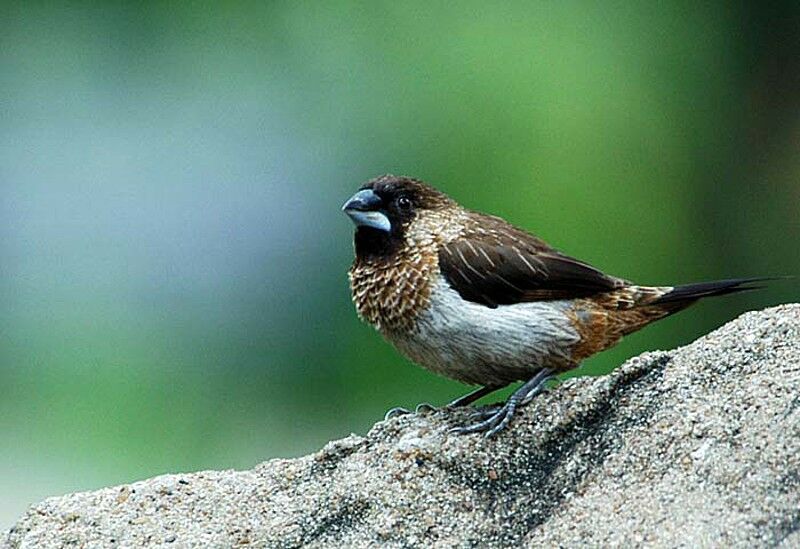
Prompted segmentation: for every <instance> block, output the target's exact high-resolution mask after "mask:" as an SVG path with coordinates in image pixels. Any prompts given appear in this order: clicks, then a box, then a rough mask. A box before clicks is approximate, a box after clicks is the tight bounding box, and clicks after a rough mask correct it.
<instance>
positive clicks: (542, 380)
mask: <svg viewBox="0 0 800 549" xmlns="http://www.w3.org/2000/svg"><path fill="white" fill-rule="evenodd" d="M550 379H552V371H551V370H549V369H547V368H544V369H542V370H540V371H539V372H538V373H537V374H536V375H535V376H533V377H532V378H531V379H530V380H529V381H528V382H527V383H524V384H523V385H522V386H521V387H519V388H518V389H517V390H516V391H514V393H512V395H511V396H510V397H508V400H507V401H506V402H505V404H493V405H489V406H484V407H482V408H478V409H477V410H475V412H474V413H473V414H472V415H471V418H473V419H476V418H477V419H480V420H481V421H478V423H474V424H472V425H467V426H464V427H455V428H453V429H450V432H451V433H454V434H458V435H465V434H468V433H485V435H484V436H486V437H487V438H488V437H492V436H494V435H496V434H497V433H499V432H500V431H502V430H503V429H505V428H506V427H507V426H508V424H509V423H511V420H512V419H513V417H514V413H515V412H516V411H517V410H518V409H519V408H522V407H523V406H525V405H527V404H528V403H530V402H531V401H532V400H533V399H534V398H535V397H536V396H537V395H538V394H540V393H542V392H543V391H544V390H545V387H546V383H547V382H548V381H549V380H550Z"/></svg>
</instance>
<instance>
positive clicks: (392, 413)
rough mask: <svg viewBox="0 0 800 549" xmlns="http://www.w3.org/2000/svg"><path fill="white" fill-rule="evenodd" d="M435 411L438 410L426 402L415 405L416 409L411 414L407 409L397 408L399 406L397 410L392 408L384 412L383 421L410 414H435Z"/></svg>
mask: <svg viewBox="0 0 800 549" xmlns="http://www.w3.org/2000/svg"><path fill="white" fill-rule="evenodd" d="M437 410H439V408H437V407H436V406H434V405H433V404H428V403H427V402H422V403H420V404H417V407H416V408H414V411H413V412H412V411H411V410H409V409H408V408H402V407H399V406H398V407H397V408H392V409H391V410H389V411H388V412H386V415H384V416H383V419H384V421H385V420H388V419H392V418H395V417H400V416H405V415H408V414H411V413H414V414H422V415H424V414H430V413H431V412H436V411H437Z"/></svg>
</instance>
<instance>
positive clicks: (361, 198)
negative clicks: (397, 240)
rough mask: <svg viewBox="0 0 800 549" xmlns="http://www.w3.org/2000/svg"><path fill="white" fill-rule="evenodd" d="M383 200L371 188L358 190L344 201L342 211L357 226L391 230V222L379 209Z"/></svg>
mask: <svg viewBox="0 0 800 549" xmlns="http://www.w3.org/2000/svg"><path fill="white" fill-rule="evenodd" d="M382 206H383V200H381V197H380V196H378V195H377V194H375V192H374V191H373V190H372V189H364V190H361V191H358V192H357V193H356V194H354V195H353V196H351V197H350V200H348V201H347V202H345V203H344V206H342V211H343V212H344V213H346V214H347V215H348V216H349V217H350V219H352V220H353V223H355V224H356V226H357V227H371V228H373V229H378V230H379V231H386V232H387V233H389V232H391V231H392V224H391V222H390V221H389V218H388V217H386V214H385V213H383V212H382V211H381V208H382Z"/></svg>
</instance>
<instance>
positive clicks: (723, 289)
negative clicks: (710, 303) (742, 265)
mask: <svg viewBox="0 0 800 549" xmlns="http://www.w3.org/2000/svg"><path fill="white" fill-rule="evenodd" d="M767 280H774V278H732V279H730V280H716V281H714V282H701V283H699V284H686V285H684V286H675V288H674V289H673V290H672V291H671V292H669V293H668V294H664V295H662V296H661V297H659V298H658V299H657V300H655V301H654V302H653V304H654V305H655V304H662V303H665V304H666V303H675V304H677V303H686V302H691V301H695V300H697V299H700V298H701V297H711V296H714V295H725V294H735V293H736V292H746V291H748V290H758V289H760V288H763V287H764V286H761V285H756V286H754V285H753V283H754V282H764V281H767ZM687 304H688V303H687Z"/></svg>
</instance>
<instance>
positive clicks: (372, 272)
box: [349, 208, 466, 334]
mask: <svg viewBox="0 0 800 549" xmlns="http://www.w3.org/2000/svg"><path fill="white" fill-rule="evenodd" d="M465 217H466V212H465V211H463V210H462V209H461V208H454V209H452V210H446V211H428V212H425V213H423V214H421V215H420V216H419V217H418V218H417V219H415V220H414V222H413V223H412V224H411V226H410V227H408V230H407V231H406V233H405V235H404V243H403V244H404V245H401V246H395V247H392V248H391V250H390V255H389V256H382V257H377V256H368V257H361V256H359V255H356V260H355V262H354V263H353V266H352V268H351V269H350V273H349V275H350V288H351V290H352V294H353V301H354V303H355V305H356V310H357V311H358V314H359V316H360V317H361V318H362V319H364V320H365V321H367V322H369V323H370V324H372V325H373V326H375V327H376V328H377V329H378V330H380V331H381V332H383V333H385V334H386V333H390V332H410V331H413V329H414V321H415V320H416V319H417V317H418V316H419V314H420V313H422V312H423V311H424V310H425V309H426V308H427V307H428V306H429V304H430V297H431V291H432V289H433V284H434V282H435V281H436V280H437V278H438V275H439V258H438V250H439V248H440V246H442V245H443V244H446V243H448V242H450V241H452V240H454V239H455V238H457V237H458V236H459V235H460V234H461V233H462V232H463V228H464V223H463V220H464V218H465ZM387 249H388V248H387Z"/></svg>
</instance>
